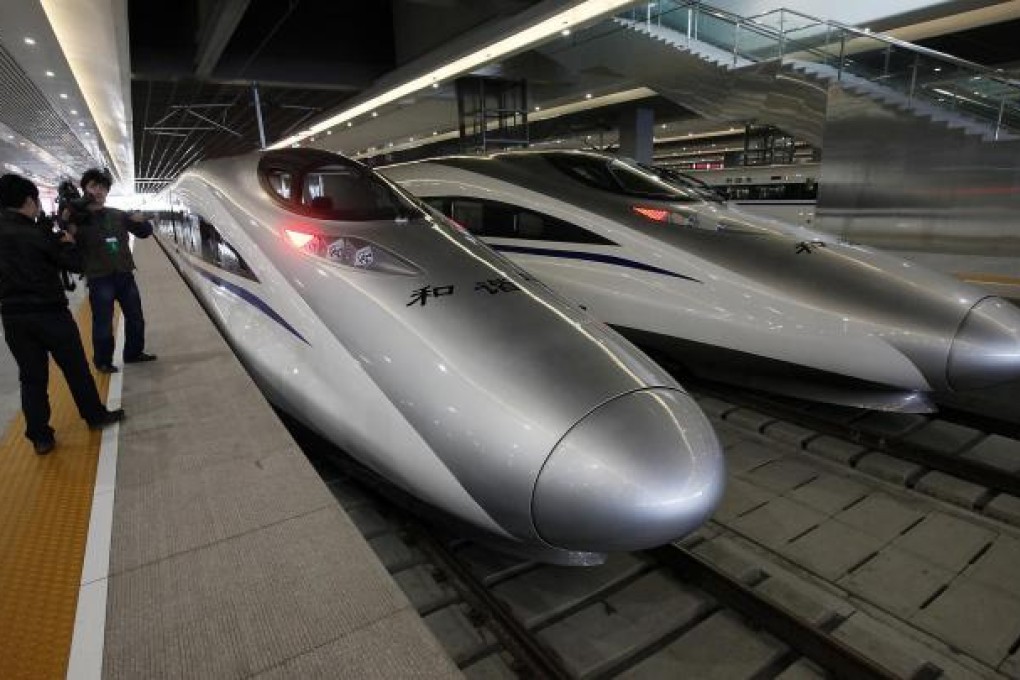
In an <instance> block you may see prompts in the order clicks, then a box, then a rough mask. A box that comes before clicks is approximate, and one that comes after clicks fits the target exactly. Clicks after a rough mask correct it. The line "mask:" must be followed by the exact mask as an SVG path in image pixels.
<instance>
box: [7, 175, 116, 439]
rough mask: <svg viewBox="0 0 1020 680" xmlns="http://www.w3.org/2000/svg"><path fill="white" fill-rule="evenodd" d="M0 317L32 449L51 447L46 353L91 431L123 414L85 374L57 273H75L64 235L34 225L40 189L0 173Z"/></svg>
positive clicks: (74, 257)
mask: <svg viewBox="0 0 1020 680" xmlns="http://www.w3.org/2000/svg"><path fill="white" fill-rule="evenodd" d="M0 209H2V214H0V318H2V320H3V328H4V338H5V339H6V341H7V346H8V347H10V348H11V353H12V354H13V355H14V359H15V361H16V362H17V364H18V379H19V381H20V382H21V408H22V410H23V411H24V412H25V421H26V424H27V427H26V428H25V436H26V437H27V438H28V439H30V440H31V441H32V443H33V445H34V446H35V452H36V453H38V454H45V453H49V452H50V451H52V450H53V447H54V445H55V440H54V437H53V428H51V427H50V401H49V395H48V394H47V383H48V382H49V356H48V355H50V354H52V355H53V359H54V361H56V363H57V366H59V367H60V370H61V372H62V373H63V374H64V379H65V380H67V385H68V387H70V389H71V395H72V396H73V397H74V403H75V404H76V405H77V407H78V413H79V414H80V415H81V417H82V418H84V419H85V421H86V422H88V424H89V427H90V428H91V429H94V430H95V429H100V428H103V427H105V426H107V425H110V424H112V423H115V422H117V421H119V420H122V419H123V418H124V411H123V409H118V410H116V411H108V410H107V409H106V407H105V406H104V405H103V403H102V402H101V401H100V399H99V393H98V391H97V390H96V383H95V381H94V380H93V379H92V374H91V373H89V366H88V360H87V359H86V358H85V350H84V348H83V347H82V344H81V336H80V335H79V333H78V326H76V325H75V323H74V318H73V317H72V316H71V312H70V311H69V310H68V308H67V296H66V295H65V294H64V285H63V281H62V280H61V278H60V272H61V271H64V270H68V271H81V258H80V256H79V254H78V252H77V249H76V248H75V244H74V238H73V236H71V234H68V233H66V232H65V233H63V234H61V235H59V236H58V235H57V234H54V233H53V232H52V231H50V230H48V229H47V228H46V226H45V225H43V224H40V223H38V222H36V216H37V215H38V214H39V190H38V189H37V188H36V186H35V184H33V183H32V182H30V181H29V180H27V179H25V178H24V177H21V176H19V175H4V176H3V177H0Z"/></svg>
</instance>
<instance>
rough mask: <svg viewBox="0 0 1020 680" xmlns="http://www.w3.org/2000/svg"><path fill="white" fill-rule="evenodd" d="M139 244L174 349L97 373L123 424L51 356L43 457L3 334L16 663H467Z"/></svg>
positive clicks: (207, 673)
mask: <svg viewBox="0 0 1020 680" xmlns="http://www.w3.org/2000/svg"><path fill="white" fill-rule="evenodd" d="M135 259H136V262H137V263H138V271H137V272H136V277H137V279H138V283H139V287H140V289H141V291H142V300H143V305H144V309H145V314H146V321H147V332H146V338H147V346H146V350H147V351H149V352H153V353H156V354H158V355H159V360H158V361H156V362H152V363H146V364H134V365H128V366H122V370H121V372H120V373H117V374H114V375H113V376H106V375H101V374H99V375H97V383H98V385H99V388H100V393H101V394H102V395H104V396H105V398H106V400H107V403H108V405H109V406H110V407H111V408H114V407H117V406H120V405H122V406H123V408H124V409H125V410H126V412H127V418H126V419H125V420H124V421H123V422H122V423H120V424H119V425H114V426H112V427H110V428H108V429H107V430H105V431H103V432H90V431H89V430H88V429H87V427H86V424H85V422H84V421H82V420H81V419H80V418H79V417H78V415H77V412H76V410H75V408H74V405H73V402H72V401H71V398H70V394H69V393H68V391H67V387H66V385H65V383H64V380H63V377H62V375H61V374H60V372H59V371H58V370H57V369H56V368H55V367H54V366H52V365H51V378H50V401H51V404H52V406H53V418H52V421H51V424H52V425H53V426H54V429H55V430H56V438H57V447H56V449H55V450H54V451H53V452H52V453H50V454H48V455H45V456H38V455H36V454H35V453H34V451H33V449H32V447H31V444H30V443H29V442H28V441H27V440H26V439H25V438H24V437H23V434H22V433H23V430H24V420H23V417H22V416H21V414H20V404H19V397H18V381H17V370H16V366H15V365H14V361H13V358H12V357H11V355H10V352H9V350H8V349H7V347H6V345H4V346H2V347H0V424H5V429H4V431H3V434H2V439H0V678H5V679H13V678H32V679H37V678H60V677H68V678H75V679H77V678H127V677H131V678H138V677H149V678H156V677H195V678H199V677H203V678H248V677H260V678H262V677H265V678H270V677H301V678H313V677H330V678H336V677H357V678H393V677H415V678H448V677H460V676H461V674H460V672H459V671H458V670H457V667H456V665H455V664H454V663H453V662H452V661H451V660H450V659H449V658H448V656H447V654H446V653H445V652H444V650H443V648H442V647H441V646H440V644H439V643H438V642H437V641H436V639H435V637H434V636H433V634H432V633H431V632H430V631H429V629H428V628H427V627H426V626H425V624H424V623H423V622H422V620H421V618H420V617H419V615H418V613H417V612H416V611H415V609H414V608H413V607H412V606H411V604H410V603H409V602H408V600H407V597H406V596H405V595H404V594H403V592H402V591H401V589H400V588H399V587H398V586H397V585H396V584H395V583H394V581H393V579H392V577H391V576H390V575H389V574H388V573H387V572H386V570H385V568H384V567H383V566H382V565H381V564H380V562H379V559H378V558H377V557H376V555H375V553H374V552H373V551H372V550H371V548H370V547H369V546H368V544H367V543H366V541H365V539H364V538H363V537H362V535H361V534H360V533H359V532H358V530H357V529H356V528H355V526H354V524H353V523H352V522H351V520H350V519H349V518H348V517H347V515H346V514H345V513H344V511H343V510H342V509H341V508H340V506H339V505H338V503H337V501H336V500H335V499H334V497H333V495H332V494H331V493H330V492H329V491H328V489H327V488H326V485H325V484H324V482H323V481H322V480H321V479H320V478H319V476H318V475H317V474H316V472H315V471H314V470H313V468H312V466H311V465H310V464H309V463H308V461H307V460H306V458H305V456H304V454H303V453H302V451H301V450H300V449H299V448H298V446H297V445H296V444H295V443H294V441H293V440H292V439H291V437H290V435H289V434H288V432H287V430H286V429H285V428H284V427H283V425H282V424H281V423H280V422H279V420H278V418H277V417H276V415H275V413H274V412H273V410H272V408H271V407H270V406H269V404H268V403H267V402H266V401H265V399H264V398H263V397H262V395H261V393H260V392H259V390H258V389H257V387H256V386H255V384H254V383H253V382H252V380H251V378H250V377H249V376H248V374H247V373H246V372H245V371H244V369H243V367H242V366H241V365H240V363H239V362H238V360H237V359H236V358H235V356H234V355H233V353H232V352H231V350H230V348H229V347H228V346H227V344H226V343H225V341H224V340H223V338H222V337H221V335H220V334H219V332H218V331H217V330H216V328H215V327H214V325H213V324H212V322H211V321H210V320H209V318H208V317H207V316H206V314H205V312H204V311H203V310H202V309H201V307H200V306H199V304H198V302H197V301H196V300H195V298H194V296H193V295H192V294H191V291H190V290H189V289H188V288H187V286H186V285H185V284H184V282H183V281H182V280H181V279H180V277H179V276H178V274H177V272H176V271H175V270H174V268H173V266H172V265H171V264H170V262H169V261H168V260H167V258H166V256H165V255H164V254H163V252H162V250H161V249H160V247H159V245H158V243H156V242H155V240H154V239H150V240H146V241H139V242H137V243H136V248H135ZM79 288H80V289H81V288H84V286H83V285H81V286H79ZM71 304H72V309H77V314H76V316H77V318H78V323H79V327H80V328H81V330H82V335H83V342H84V343H85V347H86V354H89V355H91V339H90V332H89V326H90V317H89V312H88V305H87V303H86V302H85V297H84V295H83V294H82V291H81V290H79V291H78V292H77V293H76V294H75V295H74V296H73V297H72V303H71ZM121 342H122V337H119V338H118V352H117V354H116V355H115V356H116V357H118V358H119V356H120V354H119V350H120V343H121Z"/></svg>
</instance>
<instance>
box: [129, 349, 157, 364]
mask: <svg viewBox="0 0 1020 680" xmlns="http://www.w3.org/2000/svg"><path fill="white" fill-rule="evenodd" d="M157 358H158V357H157V356H156V355H155V354H146V353H145V352H142V353H141V354H139V355H138V356H136V357H131V358H130V359H128V358H127V357H124V363H125V364H140V363H143V362H145V361H155V360H156V359H157Z"/></svg>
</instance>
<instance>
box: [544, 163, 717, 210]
mask: <svg viewBox="0 0 1020 680" xmlns="http://www.w3.org/2000/svg"><path fill="white" fill-rule="evenodd" d="M546 159H547V160H548V161H549V162H550V163H551V164H552V165H553V167H555V168H556V169H557V170H559V171H560V172H562V173H563V174H565V175H567V176H568V177H571V178H573V179H574V180H577V181H579V182H582V183H584V184H587V185H588V186H592V187H595V188H596V189H601V190H603V191H608V192H611V193H614V194H619V195H621V196H634V197H637V198H651V199H658V200H663V201H682V202H691V201H696V200H698V198H697V197H696V196H695V195H693V193H692V192H690V191H687V190H685V189H682V188H680V187H677V186H674V185H672V184H669V183H667V182H665V181H663V180H662V179H660V178H659V177H657V176H655V175H654V174H652V173H650V172H648V171H647V170H642V169H641V168H639V167H637V166H636V165H631V164H630V163H625V162H623V161H620V160H617V159H614V158H608V157H604V156H597V155H594V154H583V153H551V154H548V155H546Z"/></svg>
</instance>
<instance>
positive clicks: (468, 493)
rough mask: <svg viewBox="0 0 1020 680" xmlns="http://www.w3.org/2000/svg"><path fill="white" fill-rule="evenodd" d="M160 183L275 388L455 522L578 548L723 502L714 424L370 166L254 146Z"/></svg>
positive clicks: (164, 237) (520, 548)
mask: <svg viewBox="0 0 1020 680" xmlns="http://www.w3.org/2000/svg"><path fill="white" fill-rule="evenodd" d="M170 200H171V204H172V205H175V206H183V208H182V209H181V208H179V209H181V213H182V214H181V215H180V216H178V217H177V218H175V219H173V220H168V221H164V222H163V223H161V225H160V238H161V242H162V243H163V244H164V246H165V248H166V250H167V251H168V252H169V253H170V255H171V259H172V260H173V261H174V262H175V264H176V265H177V266H178V268H179V270H180V271H181V272H182V274H183V276H184V277H185V279H186V280H187V281H188V282H189V284H190V285H191V287H192V289H193V290H194V291H195V293H196V295H197V296H198V297H199V299H200V300H201V301H202V303H203V305H204V306H205V307H206V309H207V311H208V312H209V314H210V315H211V316H212V318H213V319H214V321H216V322H217V324H218V325H219V326H220V328H221V330H222V332H223V333H224V335H225V336H226V337H227V339H228V340H229V342H230V343H231V345H232V346H233V348H234V350H235V351H236V352H237V353H238V355H239V357H240V358H241V360H242V362H243V363H244V364H245V366H246V367H247V368H248V370H249V371H250V372H251V374H252V375H253V377H254V379H255V380H256V382H257V383H258V384H259V386H260V387H261V388H262V390H263V391H264V392H265V394H266V395H267V396H268V397H269V399H270V400H271V401H272V402H274V403H275V404H276V405H277V406H279V407H280V408H282V409H283V410H284V411H286V412H288V413H289V414H291V415H293V416H294V417H295V418H297V419H298V420H300V421H302V422H303V423H304V424H306V425H308V426H309V427H310V428H312V429H313V430H315V431H317V432H318V433H320V434H322V435H323V436H325V437H326V438H327V439H329V440H331V441H332V442H334V443H335V444H337V445H338V446H339V447H341V448H342V449H343V450H345V451H346V452H347V453H349V454H350V455H351V456H353V457H354V458H355V459H357V460H358V461H359V462H360V463H362V464H363V465H365V466H367V467H368V468H370V469H371V470H373V471H374V472H375V473H377V474H378V475H381V476H382V477H385V478H386V479H387V480H389V481H390V482H392V483H393V484H394V485H396V487H398V488H399V489H401V490H403V491H405V492H407V493H410V494H411V495H413V496H415V497H416V498H418V499H420V500H422V501H424V502H425V503H427V504H428V505H430V506H432V507H433V508H437V509H439V510H441V511H443V513H444V515H446V516H447V517H450V518H453V519H454V520H457V521H458V525H459V527H461V528H465V527H466V528H470V529H473V530H477V531H478V533H479V534H481V535H483V536H485V537H487V538H488V539H489V540H490V542H492V543H493V544H495V545H497V546H500V547H503V548H506V549H510V550H513V551H515V552H518V553H525V554H528V555H531V556H533V557H535V558H536V559H542V560H546V561H551V562H558V563H567V564H592V563H598V562H600V561H601V560H602V559H603V558H604V556H605V553H607V552H610V551H618V550H634V549H639V548H645V547H650V546H653V545H660V544H662V543H665V542H668V541H670V540H671V539H674V538H677V537H679V536H682V535H684V534H686V533H688V532H690V531H692V530H693V529H695V528H696V527H697V526H699V525H700V524H701V523H702V522H703V521H705V520H706V519H707V517H708V516H709V515H710V514H711V512H712V511H713V509H714V507H715V506H716V504H717V503H718V501H719V499H720V496H721V493H722V488H723V485H724V476H725V471H724V463H723V458H722V454H721V449H720V446H719V443H718V440H717V439H716V436H715V433H714V431H713V430H712V427H711V425H710V424H709V423H708V421H707V419H706V418H705V416H704V414H703V413H702V412H701V411H700V409H699V408H698V406H697V404H696V403H695V402H694V400H693V399H692V398H691V397H690V396H689V395H688V394H687V393H686V392H685V391H684V390H683V389H682V388H681V386H680V385H679V384H677V382H676V381H675V380H674V379H673V378H672V377H670V375H669V374H667V373H665V372H664V371H663V370H662V369H661V368H659V366H658V365H657V364H655V363H654V362H653V361H652V360H650V359H649V358H648V357H647V356H645V355H644V354H642V353H641V352H640V351H639V350H637V349H636V348H635V347H634V346H633V345H631V344H630V343H629V342H628V341H626V340H625V339H624V338H622V337H621V336H619V335H618V334H617V333H616V332H614V331H612V330H611V329H609V328H608V327H606V326H605V325H603V324H602V323H600V322H598V321H596V320H595V319H594V318H592V317H591V316H589V315H588V314H587V313H585V312H584V311H583V310H581V309H579V308H578V307H577V306H576V305H574V304H572V303H569V302H567V301H566V300H565V299H563V298H561V297H560V296H559V295H557V294H556V293H553V292H552V291H551V290H549V289H548V288H547V287H546V286H545V285H544V284H541V283H539V282H537V281H536V280H535V279H534V278H533V277H531V276H529V275H527V274H526V273H524V272H522V271H521V270H520V269H519V268H517V267H516V266H515V265H514V264H513V263H512V262H511V261H509V260H508V259H506V258H504V257H503V256H501V255H499V254H497V253H495V252H494V251H492V250H491V249H490V248H488V247H487V246H485V245H484V244H482V243H480V242H479V241H478V240H477V239H475V238H474V237H473V236H471V235H470V234H468V233H466V232H464V231H463V230H462V229H460V228H458V227H457V226H456V225H454V224H452V223H451V222H450V221H448V220H446V218H443V217H441V216H434V215H431V214H430V213H429V212H428V210H427V209H426V208H424V207H423V206H422V205H421V204H420V203H418V202H417V201H416V200H415V199H414V198H413V197H411V196H409V195H407V194H405V193H404V192H403V191H402V190H401V189H399V188H398V187H396V186H394V185H393V184H392V183H390V182H389V181H387V180H386V179H384V178H381V177H379V176H377V175H376V174H375V173H373V172H372V171H371V170H369V169H368V168H366V167H364V166H362V165H360V164H358V163H356V162H354V161H351V160H349V159H346V158H344V157H342V156H338V155H336V154H332V153H328V152H325V151H317V150H312V149H286V150H279V151H268V152H263V153H256V154H251V155H246V156H240V157H236V158H229V159H221V160H216V161H208V162H204V163H200V164H198V165H196V166H195V167H194V168H193V169H191V170H189V171H187V172H185V173H184V174H183V175H182V176H181V178H180V179H179V180H178V181H177V182H176V183H175V184H174V186H173V187H172V188H171V195H170Z"/></svg>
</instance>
